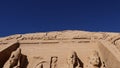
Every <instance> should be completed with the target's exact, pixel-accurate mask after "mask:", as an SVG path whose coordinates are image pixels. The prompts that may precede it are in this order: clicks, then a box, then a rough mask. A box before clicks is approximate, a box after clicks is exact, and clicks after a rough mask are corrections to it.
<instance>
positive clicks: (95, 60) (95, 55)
mask: <svg viewBox="0 0 120 68" xmlns="http://www.w3.org/2000/svg"><path fill="white" fill-rule="evenodd" d="M89 63H90V64H92V65H93V66H99V64H100V58H99V55H98V52H97V51H93V53H92V55H91V56H90V57H89Z"/></svg>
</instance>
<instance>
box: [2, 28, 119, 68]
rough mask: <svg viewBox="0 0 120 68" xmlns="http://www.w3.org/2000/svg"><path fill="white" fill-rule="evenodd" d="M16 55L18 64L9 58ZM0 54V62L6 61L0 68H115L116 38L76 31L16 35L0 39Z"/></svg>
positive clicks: (117, 40)
mask: <svg viewBox="0 0 120 68" xmlns="http://www.w3.org/2000/svg"><path fill="white" fill-rule="evenodd" d="M11 43H12V44H11ZM13 43H14V45H13ZM16 43H19V46H18V44H16ZM15 44H16V45H15ZM18 48H20V49H21V52H20V53H19V52H17V49H18ZM17 53H19V54H20V55H21V57H20V58H16V59H17V60H20V61H15V60H13V59H14V58H13V57H11V56H12V55H16V56H19V55H17ZM0 54H1V55H0V59H2V58H5V57H7V58H5V59H4V60H0V68H10V67H11V68H13V67H20V68H119V67H120V65H119V63H120V60H119V59H120V58H119V57H120V34H119V33H110V32H87V31H78V30H73V31H72V30H66V31H53V32H43V33H41V32H40V33H27V34H16V35H10V36H7V37H2V38H0ZM108 56H109V57H108ZM14 57H15V56H14ZM93 59H95V60H93ZM11 60H12V61H14V63H15V62H16V64H13V63H12V62H11V64H10V61H11ZM111 61H112V62H111ZM113 62H114V63H113Z"/></svg>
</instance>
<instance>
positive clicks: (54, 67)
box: [50, 56, 58, 68]
mask: <svg viewBox="0 0 120 68" xmlns="http://www.w3.org/2000/svg"><path fill="white" fill-rule="evenodd" d="M57 61H58V57H57V56H53V57H51V61H50V68H57Z"/></svg>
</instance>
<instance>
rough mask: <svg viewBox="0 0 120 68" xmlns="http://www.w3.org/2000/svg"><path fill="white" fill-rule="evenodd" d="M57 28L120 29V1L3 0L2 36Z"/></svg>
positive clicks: (0, 13)
mask: <svg viewBox="0 0 120 68" xmlns="http://www.w3.org/2000/svg"><path fill="white" fill-rule="evenodd" d="M57 30H87V31H107V32H120V1H119V0H0V36H7V35H11V34H16V33H31V32H45V31H57Z"/></svg>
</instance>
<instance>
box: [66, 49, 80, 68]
mask: <svg viewBox="0 0 120 68" xmlns="http://www.w3.org/2000/svg"><path fill="white" fill-rule="evenodd" d="M67 64H68V68H82V67H80V62H79V58H78V56H77V54H76V52H75V51H73V52H72V53H71V54H70V55H69V56H68V58H67Z"/></svg>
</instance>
